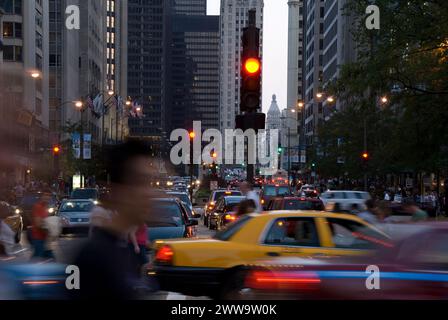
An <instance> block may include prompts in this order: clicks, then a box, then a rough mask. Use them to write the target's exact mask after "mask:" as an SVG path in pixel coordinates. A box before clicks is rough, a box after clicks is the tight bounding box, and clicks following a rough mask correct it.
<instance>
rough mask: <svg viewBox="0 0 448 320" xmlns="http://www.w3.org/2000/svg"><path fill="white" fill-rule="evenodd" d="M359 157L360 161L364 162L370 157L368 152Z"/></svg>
mask: <svg viewBox="0 0 448 320" xmlns="http://www.w3.org/2000/svg"><path fill="white" fill-rule="evenodd" d="M361 157H362V160H364V161H368V160H369V158H370V155H369V153H368V152H363V154H362V155H361Z"/></svg>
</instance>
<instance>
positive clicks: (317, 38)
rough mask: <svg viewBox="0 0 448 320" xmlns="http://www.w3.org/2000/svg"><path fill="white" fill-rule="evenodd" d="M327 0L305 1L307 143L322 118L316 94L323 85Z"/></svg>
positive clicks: (312, 138)
mask: <svg viewBox="0 0 448 320" xmlns="http://www.w3.org/2000/svg"><path fill="white" fill-rule="evenodd" d="M324 4H325V1H324V0H306V1H305V3H304V5H305V7H304V8H305V10H304V15H305V16H304V21H305V30H304V32H305V33H304V34H305V38H304V40H305V43H304V54H305V59H304V61H305V63H304V71H303V73H304V77H305V79H304V80H305V85H304V94H305V99H304V102H305V105H304V111H303V117H304V121H303V123H304V129H303V131H304V133H305V139H304V140H305V141H306V144H307V145H311V144H313V143H314V139H315V137H316V133H317V128H318V126H319V123H320V122H321V121H322V115H323V109H322V100H321V99H319V98H318V97H317V95H318V93H320V92H321V90H322V84H323V82H322V81H323V71H322V64H323V45H324V39H323V36H324Z"/></svg>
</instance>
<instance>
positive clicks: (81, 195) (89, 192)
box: [71, 189, 98, 199]
mask: <svg viewBox="0 0 448 320" xmlns="http://www.w3.org/2000/svg"><path fill="white" fill-rule="evenodd" d="M97 197H98V191H97V190H96V189H76V190H74V191H73V192H72V196H71V198H72V199H97Z"/></svg>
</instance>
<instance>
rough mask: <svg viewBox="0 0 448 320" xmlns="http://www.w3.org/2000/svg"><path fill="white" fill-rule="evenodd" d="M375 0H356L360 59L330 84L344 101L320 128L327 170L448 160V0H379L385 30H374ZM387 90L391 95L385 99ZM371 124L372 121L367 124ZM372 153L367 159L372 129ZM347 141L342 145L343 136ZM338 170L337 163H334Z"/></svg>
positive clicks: (395, 168)
mask: <svg viewBox="0 0 448 320" xmlns="http://www.w3.org/2000/svg"><path fill="white" fill-rule="evenodd" d="M370 2H371V1H366V0H348V1H347V4H346V7H345V8H344V12H345V14H347V15H350V16H352V17H357V18H355V19H354V21H355V22H354V23H353V25H352V34H353V37H354V39H355V40H356V43H357V52H358V59H357V61H356V62H354V63H349V64H346V65H344V66H342V68H341V71H340V76H339V78H338V79H337V80H336V81H334V82H332V83H330V84H329V85H328V86H327V88H326V90H327V91H328V92H329V93H331V94H334V95H335V96H336V97H337V99H338V102H339V103H340V104H341V105H342V106H343V108H342V111H339V112H336V113H335V114H334V115H333V117H332V118H331V119H330V120H329V121H327V122H325V123H324V124H323V125H322V126H321V128H320V132H319V141H320V146H319V147H320V148H321V149H322V150H321V151H322V153H323V155H324V156H323V157H321V160H320V162H321V163H320V167H321V169H322V170H323V171H328V172H331V171H332V170H334V166H335V163H336V159H337V158H338V157H343V158H344V159H345V163H344V164H343V165H340V166H339V167H337V168H339V169H337V171H336V172H339V171H345V172H349V173H350V174H351V175H353V176H360V175H361V174H362V173H363V171H364V170H369V173H370V174H385V173H398V172H421V171H426V172H435V171H437V170H446V169H447V168H448V1H446V0H432V1H424V0H413V1H408V0H407V1H404V0H395V1H391V0H377V1H375V4H376V5H377V6H378V7H379V8H380V12H381V16H380V22H381V26H380V30H368V29H367V28H366V27H365V24H364V18H365V17H366V15H365V9H366V7H367V6H368V5H369V4H370ZM383 96H386V97H387V99H388V101H387V103H382V102H381V97H383ZM364 124H366V125H365V126H364ZM364 127H366V132H367V150H368V151H369V153H370V155H371V159H370V160H369V166H368V168H367V169H366V168H365V167H363V166H362V165H361V154H362V152H363V151H364V139H363V138H364V130H365V128H364ZM338 138H340V139H342V141H343V143H342V144H340V145H338V144H337V139H338ZM333 172H334V171H333Z"/></svg>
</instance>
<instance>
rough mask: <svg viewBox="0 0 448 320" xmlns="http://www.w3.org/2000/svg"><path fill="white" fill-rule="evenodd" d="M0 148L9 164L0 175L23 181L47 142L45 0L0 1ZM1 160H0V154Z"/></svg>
mask: <svg viewBox="0 0 448 320" xmlns="http://www.w3.org/2000/svg"><path fill="white" fill-rule="evenodd" d="M2 4H3V9H4V15H3V17H2V35H3V40H2V42H3V51H0V64H1V66H0V70H1V72H0V78H1V79H0V82H1V83H0V148H1V150H2V153H3V154H5V155H7V157H8V162H9V166H3V165H2V170H3V169H4V171H3V172H0V180H4V181H6V182H8V181H9V182H18V181H21V182H24V181H25V179H26V172H27V170H28V169H29V168H30V167H32V166H37V165H38V164H37V162H38V161H39V159H41V158H40V156H39V151H40V150H41V149H42V148H46V147H48V126H49V109H48V98H49V94H48V74H49V70H48V59H49V54H48V53H49V48H48V28H49V26H48V21H49V8H48V0H40V1H31V2H28V1H22V0H8V1H2ZM0 161H1V160H0Z"/></svg>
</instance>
